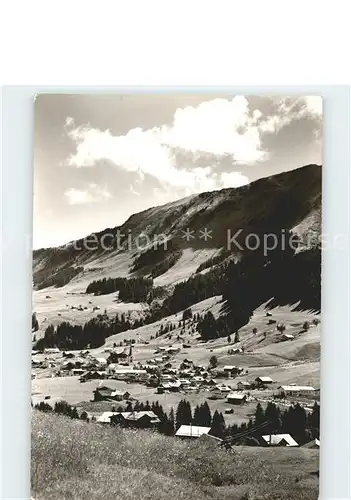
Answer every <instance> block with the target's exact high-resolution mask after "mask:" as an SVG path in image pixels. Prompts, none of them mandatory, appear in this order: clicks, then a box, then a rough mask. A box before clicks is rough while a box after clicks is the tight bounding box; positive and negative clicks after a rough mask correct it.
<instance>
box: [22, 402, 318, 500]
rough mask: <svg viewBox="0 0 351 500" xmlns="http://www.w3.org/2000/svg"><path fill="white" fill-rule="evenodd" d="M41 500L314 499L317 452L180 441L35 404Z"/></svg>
mask: <svg viewBox="0 0 351 500" xmlns="http://www.w3.org/2000/svg"><path fill="white" fill-rule="evenodd" d="M32 424H33V425H32V495H33V496H34V498H36V500H62V499H63V498H64V499H66V500H81V499H82V500H83V499H84V500H100V499H102V498H103V499H104V500H114V499H117V498H118V499H119V500H131V499H133V500H134V499H135V498H138V500H165V499H166V498H169V497H171V498H172V499H174V500H178V499H189V500H190V499H193V500H207V499H214V500H216V499H218V500H219V499H221V500H236V499H238V500H256V499H257V500H264V499H266V500H314V499H317V498H318V478H317V477H316V474H315V473H316V471H317V470H318V452H317V451H315V450H309V449H303V448H295V449H289V448H275V449H274V448H271V449H269V448H251V447H245V448H244V447H234V448H233V449H232V450H230V451H226V450H223V449H219V448H217V447H213V446H212V445H211V444H208V443H203V442H200V441H197V442H188V441H179V440H177V439H175V438H170V437H165V436H162V435H160V434H157V433H151V432H148V431H130V430H129V431H128V430H120V429H117V428H106V427H101V426H99V425H98V424H88V423H85V422H81V421H77V420H70V419H67V418H65V417H59V416H56V415H47V414H43V413H39V412H36V411H33V422H32Z"/></svg>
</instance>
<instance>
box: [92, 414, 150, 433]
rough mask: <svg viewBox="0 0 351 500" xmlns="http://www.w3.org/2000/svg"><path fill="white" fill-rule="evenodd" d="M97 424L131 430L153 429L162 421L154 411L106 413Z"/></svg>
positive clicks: (99, 418)
mask: <svg viewBox="0 0 351 500" xmlns="http://www.w3.org/2000/svg"><path fill="white" fill-rule="evenodd" d="M96 422H97V423H99V424H116V425H120V426H122V427H129V428H138V429H152V428H156V427H157V426H158V425H159V423H160V420H159V418H158V417H157V415H155V413H154V412H153V411H124V412H115V411H105V412H104V413H103V414H102V415H101V416H100V417H98V418H97V420H96Z"/></svg>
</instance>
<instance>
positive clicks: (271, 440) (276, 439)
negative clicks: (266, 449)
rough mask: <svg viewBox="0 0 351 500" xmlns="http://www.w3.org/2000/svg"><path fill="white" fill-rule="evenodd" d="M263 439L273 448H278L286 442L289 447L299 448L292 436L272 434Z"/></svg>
mask: <svg viewBox="0 0 351 500" xmlns="http://www.w3.org/2000/svg"><path fill="white" fill-rule="evenodd" d="M262 439H264V441H265V442H266V443H267V444H271V445H272V446H278V445H279V444H280V443H281V442H282V441H285V442H286V443H287V446H299V445H298V443H297V442H296V441H295V439H294V438H293V437H292V436H290V434H271V435H267V436H262Z"/></svg>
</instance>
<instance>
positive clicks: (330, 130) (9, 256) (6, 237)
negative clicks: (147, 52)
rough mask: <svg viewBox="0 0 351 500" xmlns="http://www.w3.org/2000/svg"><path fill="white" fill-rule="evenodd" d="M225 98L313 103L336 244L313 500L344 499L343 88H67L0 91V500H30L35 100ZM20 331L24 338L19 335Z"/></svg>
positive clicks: (346, 98)
mask: <svg viewBox="0 0 351 500" xmlns="http://www.w3.org/2000/svg"><path fill="white" fill-rule="evenodd" d="M208 91H211V92H218V93H219V94H220V93H228V92H229V93H232V94H233V95H238V94H239V95H299V96H303V95H321V96H322V97H323V98H324V103H323V123H324V137H323V142H324V157H323V175H322V183H323V190H322V191H323V193H322V196H323V198H322V200H323V202H322V214H323V221H322V224H323V233H324V234H328V235H338V234H339V235H340V234H342V235H344V238H343V241H344V243H345V244H344V245H343V246H342V247H341V246H337V248H333V249H330V250H329V249H326V250H324V253H323V257H322V262H323V266H322V339H321V345H322V349H321V389H322V390H321V448H320V494H319V498H320V499H322V500H346V499H350V498H351V479H350V471H351V455H350V451H351V433H350V426H351V419H350V415H351V404H350V403H351V384H350V382H351V380H350V359H351V356H350V355H351V349H350V347H351V342H350V87H348V86H326V85H314V86H306V85H300V86H274V85H267V86H262V85H258V86H254V85H252V86H251V85H250V86H242V85H240V86H237V87H236V86H229V85H228V86H225V87H224V86H221V87H210V86H207V87H197V88H195V87H186V86H184V87H117V86H115V87H113V86H108V87H107V86H100V87H92V86H89V87H72V86H60V87H54V86H41V85H33V86H5V87H3V88H2V130H1V135H2V232H1V236H2V238H1V241H2V249H1V254H2V268H1V269H2V271H1V277H2V280H1V281H2V294H1V297H2V301H1V408H0V409H1V412H0V418H1V420H0V422H1V439H0V442H1V462H0V485H1V498H3V499H16V500H27V499H29V498H30V430H31V422H30V415H31V407H30V394H31V389H30V386H31V377H30V373H31V359H30V358H31V335H30V334H29V333H30V324H31V313H32V219H33V215H32V214H33V138H34V134H33V130H34V126H33V125H34V98H35V95H36V94H37V93H65V94H71V93H79V94H83V93H90V94H102V93H116V94H118V93H131V92H134V93H136V92H139V93H145V92H148V93H155V92H157V93H161V92H162V93H165V92H167V93H173V92H177V93H180V92H188V93H197V94H199V93H205V92H208ZM27 332H29V333H27Z"/></svg>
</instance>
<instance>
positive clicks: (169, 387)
mask: <svg viewBox="0 0 351 500" xmlns="http://www.w3.org/2000/svg"><path fill="white" fill-rule="evenodd" d="M181 385H182V384H181V382H180V380H176V381H172V382H163V383H162V384H161V386H160V387H159V388H158V389H157V392H158V393H159V394H162V392H164V391H170V392H179V389H180V388H181ZM159 389H160V390H159Z"/></svg>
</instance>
